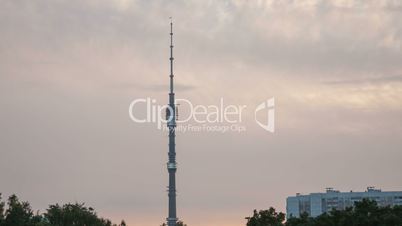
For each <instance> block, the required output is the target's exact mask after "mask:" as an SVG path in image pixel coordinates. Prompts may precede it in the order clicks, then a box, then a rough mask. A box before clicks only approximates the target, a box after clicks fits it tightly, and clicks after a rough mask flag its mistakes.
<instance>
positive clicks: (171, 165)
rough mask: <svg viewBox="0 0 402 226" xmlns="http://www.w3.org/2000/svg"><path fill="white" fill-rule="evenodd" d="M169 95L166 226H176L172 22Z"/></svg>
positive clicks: (171, 30)
mask: <svg viewBox="0 0 402 226" xmlns="http://www.w3.org/2000/svg"><path fill="white" fill-rule="evenodd" d="M169 77H170V93H169V105H168V108H167V110H166V119H167V127H168V129H169V152H168V156H169V161H168V163H167V169H168V173H169V188H168V197H169V215H168V218H167V224H168V226H176V223H177V220H178V219H177V215H176V171H177V163H176V142H175V139H176V132H175V128H176V106H175V97H174V89H173V77H174V75H173V22H172V21H171V22H170V75H169Z"/></svg>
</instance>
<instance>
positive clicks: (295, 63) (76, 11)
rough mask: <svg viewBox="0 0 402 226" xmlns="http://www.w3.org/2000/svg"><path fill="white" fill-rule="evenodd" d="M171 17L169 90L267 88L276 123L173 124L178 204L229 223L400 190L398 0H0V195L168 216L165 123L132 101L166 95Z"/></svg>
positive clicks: (240, 99)
mask: <svg viewBox="0 0 402 226" xmlns="http://www.w3.org/2000/svg"><path fill="white" fill-rule="evenodd" d="M169 16H172V17H173V18H174V33H175V36H174V37H175V76H176V77H175V82H176V84H177V90H176V96H177V97H180V98H187V99H189V100H191V101H193V102H194V103H197V104H218V103H219V100H220V98H221V97H222V98H224V99H225V101H227V102H228V103H230V104H236V105H248V106H251V107H253V106H256V105H258V104H259V103H261V102H262V101H264V100H266V99H268V98H270V97H275V101H276V106H275V110H276V131H275V133H274V134H272V133H269V132H267V131H264V130H263V129H262V128H259V127H258V126H257V125H256V124H255V123H252V120H248V122H247V123H246V125H247V131H246V132H243V133H240V134H239V133H234V132H228V133H223V134H222V133H209V132H198V133H197V132H192V133H181V134H178V136H177V153H178V154H177V157H178V162H179V170H178V174H177V181H178V185H177V186H178V215H179V218H181V219H182V220H184V221H185V222H186V223H188V224H189V225H190V226H241V225H245V220H244V217H246V216H248V215H250V214H252V210H253V209H264V208H269V207H270V206H274V207H276V208H277V209H278V210H281V211H285V199H286V197H287V196H290V195H294V194H295V193H296V192H301V193H309V192H319V191H323V190H324V189H325V187H335V188H337V189H340V190H343V191H349V190H360V191H362V190H364V189H365V188H366V187H367V186H377V187H379V188H382V189H383V190H402V174H401V173H400V172H402V164H401V159H402V150H401V149H402V3H401V2H400V1H398V0H394V1H392V0H389V1H387V0H360V1H357V0H333V1H327V0H321V1H320V0H309V1H307V0H306V1H291V0H283V1H279V0H278V1H275V0H271V1H242V0H232V1H188V0H182V1H145V0H144V1H134V0H133V1H130V0H99V1H96V0H88V1H78V0H0V105H1V110H0V128H1V130H0V192H2V193H3V196H8V195H10V194H12V193H16V194H17V195H18V196H20V198H21V199H22V200H28V201H30V202H31V204H32V205H33V208H34V209H41V210H43V209H45V208H46V207H47V205H48V204H53V203H56V202H58V203H66V202H75V201H78V202H85V203H86V204H88V205H90V206H93V207H94V208H95V209H96V210H97V211H98V213H99V214H100V215H101V216H104V217H107V218H111V219H113V221H115V222H117V221H119V220H120V219H122V218H124V219H126V220H127V222H128V224H129V225H130V226H156V225H159V224H160V223H162V222H163V221H164V220H165V218H166V215H167V193H166V186H167V170H166V165H165V164H166V161H167V150H168V149H167V148H168V146H167V134H166V133H164V132H161V131H159V130H157V129H156V127H155V125H154V124H136V123H133V122H132V121H131V120H130V118H129V115H128V107H129V104H130V102H131V101H132V100H134V99H136V98H143V97H152V98H155V99H157V100H158V102H159V103H166V102H167V92H168V81H169V80H168V79H169V77H168V74H169V62H168V57H169ZM250 110H252V108H250ZM245 117H246V118H247V117H248V118H249V119H252V117H253V112H252V111H250V112H248V113H247V114H246V116H245Z"/></svg>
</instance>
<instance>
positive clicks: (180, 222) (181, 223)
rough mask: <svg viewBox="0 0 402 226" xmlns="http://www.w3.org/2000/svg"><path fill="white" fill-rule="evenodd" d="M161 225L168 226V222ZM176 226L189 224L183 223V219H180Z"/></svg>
mask: <svg viewBox="0 0 402 226" xmlns="http://www.w3.org/2000/svg"><path fill="white" fill-rule="evenodd" d="M161 226H167V225H166V223H163V224H161ZM176 226H187V224H185V223H183V221H178V222H177V223H176Z"/></svg>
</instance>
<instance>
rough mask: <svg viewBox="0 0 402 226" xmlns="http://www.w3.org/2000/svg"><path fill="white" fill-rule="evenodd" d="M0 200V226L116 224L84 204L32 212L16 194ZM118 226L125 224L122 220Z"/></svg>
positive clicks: (88, 225)
mask: <svg viewBox="0 0 402 226" xmlns="http://www.w3.org/2000/svg"><path fill="white" fill-rule="evenodd" d="M7 206H8V208H7V209H5V203H4V202H2V201H1V194H0V226H116V225H115V224H112V222H111V221H110V220H107V219H103V218H99V217H98V216H97V214H96V213H95V211H94V209H92V208H91V207H85V205H84V204H78V203H76V204H70V203H69V204H65V205H63V206H60V205H58V204H55V205H50V206H49V208H48V209H47V210H46V212H45V213H44V214H39V213H36V214H34V213H33V211H32V208H31V206H30V204H29V203H28V202H21V201H19V199H18V198H17V196H16V195H11V196H10V197H9V198H8V201H7ZM120 226H126V223H125V222H124V221H122V222H121V224H120Z"/></svg>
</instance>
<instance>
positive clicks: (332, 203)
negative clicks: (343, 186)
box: [286, 187, 402, 218]
mask: <svg viewBox="0 0 402 226" xmlns="http://www.w3.org/2000/svg"><path fill="white" fill-rule="evenodd" d="M365 198H367V199H370V200H374V201H376V202H377V204H378V205H379V206H395V205H402V191H387V192H383V191H381V190H380V189H375V188H374V187H368V188H367V190H366V191H365V192H353V191H350V192H340V191H337V190H334V189H333V188H327V189H326V192H325V193H310V194H309V195H301V194H299V193H298V194H296V196H291V197H288V198H287V199H286V216H287V218H290V217H299V216H300V214H302V213H307V214H308V215H309V216H311V217H317V216H319V215H321V214H323V213H325V212H329V211H331V210H332V209H336V210H344V209H345V208H347V207H352V206H353V205H354V203H355V202H358V201H362V200H363V199H365Z"/></svg>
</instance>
